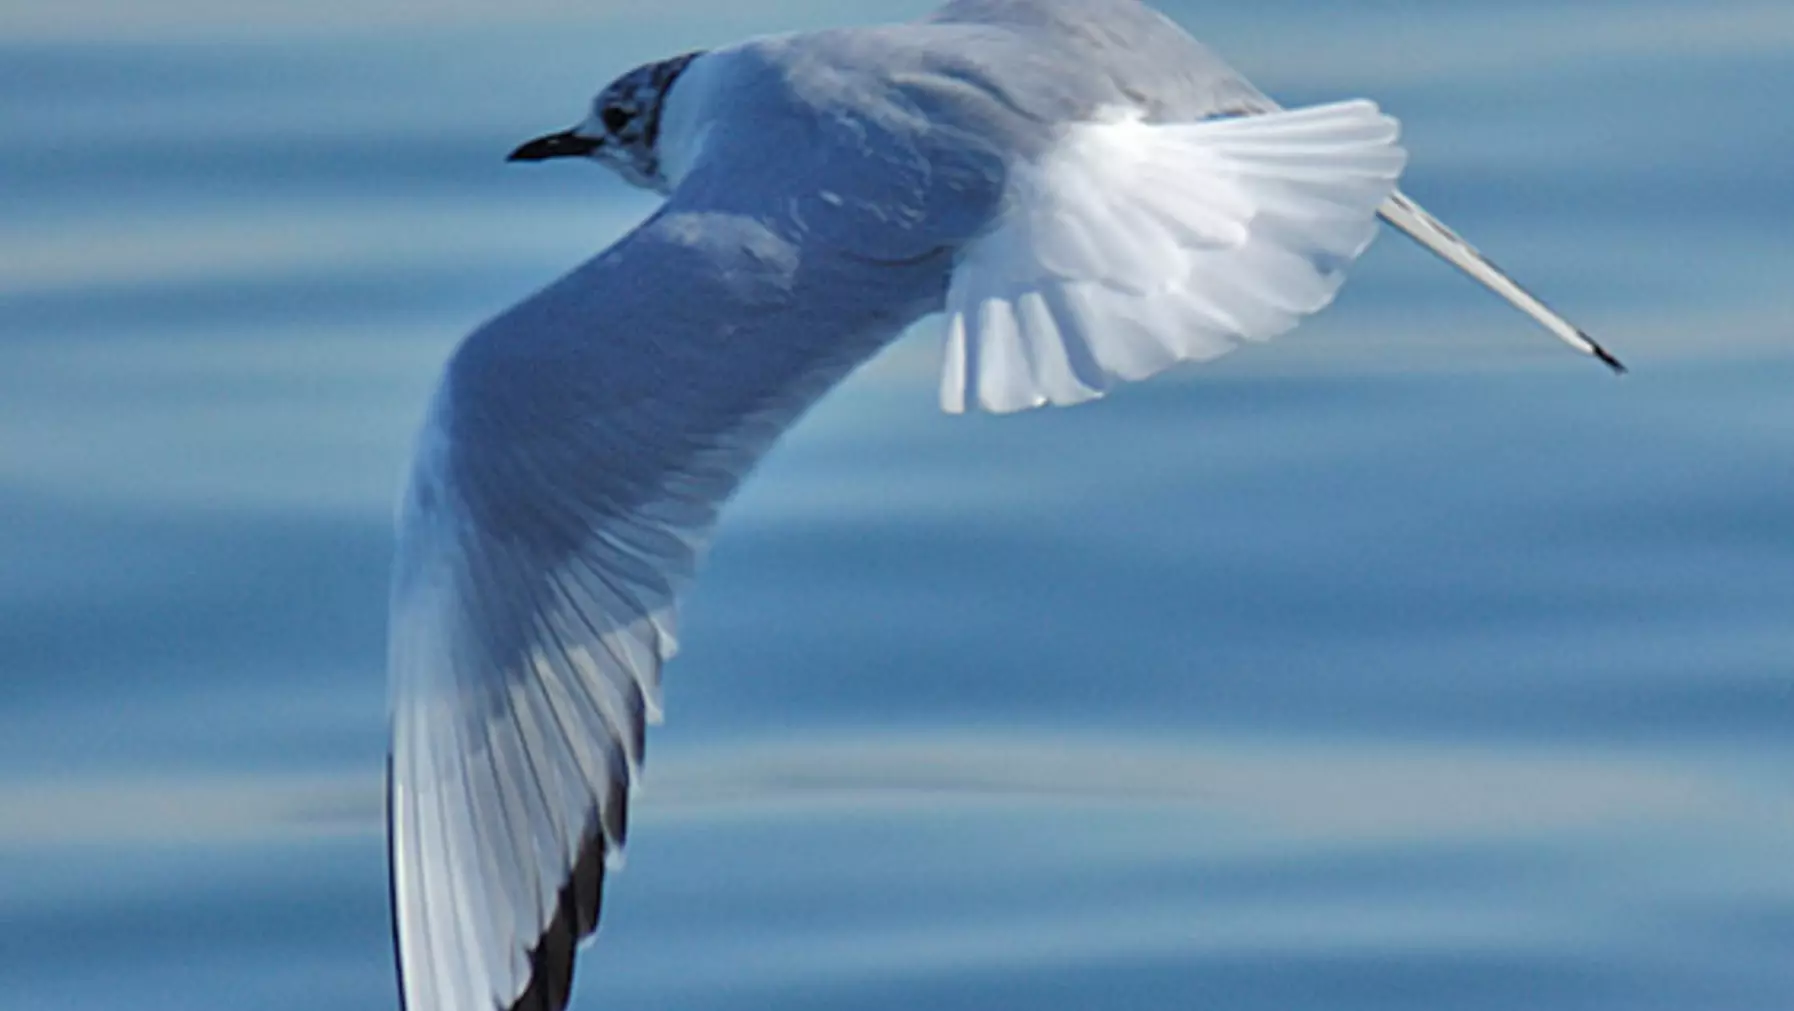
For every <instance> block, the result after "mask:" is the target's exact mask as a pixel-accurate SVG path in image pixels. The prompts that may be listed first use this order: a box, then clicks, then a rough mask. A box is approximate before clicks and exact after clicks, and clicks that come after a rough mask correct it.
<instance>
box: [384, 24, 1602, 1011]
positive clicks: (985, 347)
mask: <svg viewBox="0 0 1794 1011" xmlns="http://www.w3.org/2000/svg"><path fill="white" fill-rule="evenodd" d="M1397 134H1398V127H1397V124H1396V122H1395V121H1394V120H1393V119H1391V118H1390V117H1389V116H1387V115H1385V114H1383V113H1382V112H1381V111H1379V110H1378V108H1377V107H1376V106H1375V105H1374V104H1372V103H1370V102H1368V101H1362V100H1360V101H1346V102H1339V103H1336V104H1329V105H1320V106H1315V107H1310V108H1300V109H1288V110H1286V109H1283V108H1282V107H1280V106H1278V105H1277V103H1275V102H1273V101H1272V100H1271V99H1269V98H1267V97H1266V96H1265V95H1264V94H1263V93H1261V92H1260V91H1259V90H1258V89H1256V88H1254V87H1253V86H1252V85H1251V84H1250V83H1248V82H1247V81H1246V80H1245V79H1244V78H1242V77H1241V76H1240V75H1238V74H1237V73H1235V72H1234V71H1233V70H1231V69H1229V68H1228V67H1227V66H1226V65H1225V64H1224V63H1222V62H1221V61H1220V60H1219V59H1217V58H1216V57H1215V56H1213V55H1212V54H1210V53H1209V51H1208V50H1206V49H1204V48H1203V47H1202V46H1200V45H1199V44H1198V43H1197V42H1195V41H1194V40H1193V39H1191V38H1190V37H1189V36H1188V35H1186V34H1185V33H1184V32H1183V31H1182V30H1181V29H1180V28H1178V27H1177V26H1176V25H1175V24H1173V23H1172V22H1171V21H1169V20H1167V19H1166V18H1164V17H1163V16H1161V15H1160V14H1158V13H1157V12H1155V11H1153V10H1152V9H1150V8H1148V7H1146V6H1144V5H1143V4H1141V3H1138V2H1135V0H1059V2H1049V0H955V2H952V3H948V4H947V5H946V6H945V7H943V8H941V9H940V10H939V11H937V12H936V13H935V14H933V15H932V16H930V17H927V18H925V19H924V20H922V21H919V22H915V23H911V24H903V25H892V26H885V27H875V28H850V29H841V30H833V31H822V32H811V33H804V34H795V35H782V36H774V37H768V38H757V39H752V40H749V41H747V42H743V43H740V44H738V45H734V46H729V47H727V48H723V49H717V50H712V51H708V52H701V53H691V54H687V55H683V56H678V57H675V58H673V59H669V60H665V61H662V62H658V63H653V64H649V65H647V66H643V67H640V68H638V69H636V70H633V71H631V72H629V73H628V74H625V75H624V76H623V77H621V78H620V79H618V80H617V81H616V82H614V83H612V84H611V85H609V86H608V87H606V88H605V89H604V90H603V91H602V92H601V93H600V94H599V95H598V97H597V98H596V100H595V101H594V102H593V104H592V108H591V112H590V115H588V116H587V117H586V118H585V120H584V121H583V122H581V123H580V124H579V125H578V126H575V127H573V128H572V129H570V130H567V131H564V132H561V133H555V134H550V135H548V136H545V137H541V138H539V139H537V140H533V141H530V142H529V143H527V144H525V145H523V146H522V147H520V148H518V149H517V150H516V151H515V152H514V153H513V154H512V155H511V157H512V158H513V159H514V160H518V161H537V160H543V159H550V158H563V157H577V158H587V159H590V160H593V161H597V162H599V163H600V164H603V165H605V166H608V167H609V168H611V169H613V170H615V171H616V172H618V173H620V174H621V175H622V176H623V177H624V178H625V179H627V180H628V181H629V182H631V183H634V184H636V185H638V186H641V187H644V188H647V189H650V190H653V191H655V192H657V193H660V194H662V195H663V196H665V198H666V200H665V202H664V203H663V204H662V205H661V206H660V207H659V208H658V209H657V210H656V211H655V212H654V213H653V214H652V215H651V216H650V217H649V218H648V219H647V220H646V221H645V222H643V223H642V224H641V225H639V226H637V227H636V228H635V229H634V230H633V231H632V232H630V233H629V234H628V235H626V236H625V237H623V238H622V239H620V240H618V241H617V242H616V243H615V244H614V245H612V246H611V247H610V248H609V249H607V250H605V251H604V252H602V253H600V254H598V256H597V257H595V258H594V259H592V260H589V261H587V262H586V263H584V264H582V265H580V266H578V267H576V268H575V269H574V270H573V271H572V272H571V273H569V274H567V275H566V276H565V277H562V278H561V279H559V280H557V281H555V282H554V283H552V284H550V285H549V286H548V287H547V288H545V289H543V290H542V291H541V292H539V293H537V294H535V295H533V296H531V297H530V298H528V299H525V300H524V301H523V302H521V303H519V304H518V305H516V306H513V307H512V308H510V309H508V310H506V311H505V312H504V313H503V314H501V315H500V316H498V317H497V318H496V319H493V320H492V321H491V322H489V323H486V324H485V325H484V326H482V327H480V328H479V329H478V330H476V331H475V332H474V333H473V334H472V335H471V336H470V337H468V338H467V339H466V341H465V342H463V343H462V344H461V346H460V347H459V349H458V350H457V351H456V352H455V354H454V356H453V358H452V360H451V361H450V362H449V363H448V366H447V368H446V370H445V372H444V375H443V377H442V380H441V384H440V386H439V388H438V389H437V392H436V394H435V397H434V399H433V400H432V402H431V405H430V408H429V412H428V417H427V419H426V422H425V425H424V428H423V431H422V434H421V435H420V436H419V439H418V444H417V449H416V459H415V462H414V464H413V469H412V472H411V477H410V482H409V487H408V490H407V493H406V496H405V499H404V504H403V506H402V509H401V515H400V522H399V545H398V557H397V561H396V564H395V569H394V579H393V589H392V601H391V608H392V614H391V635H390V655H389V662H390V668H391V677H392V685H393V726H392V735H393V736H392V751H391V758H390V765H389V773H388V778H389V789H388V823H389V838H390V856H391V869H392V893H393V895H392V898H393V910H394V940H395V946H396V949H397V954H398V962H399V971H400V991H401V998H402V1001H403V1003H404V1005H405V1006H406V1007H408V1008H409V1009H410V1011H513V1009H515V1011H561V1009H562V1008H564V1007H565V1006H566V1004H567V1001H568V996H569V990H570V988H571V984H572V973H573V961H574V956H575V950H576V948H577V946H578V944H579V942H580V941H581V940H582V939H584V938H586V937H587V936H588V935H590V934H591V933H592V932H593V931H594V929H595V928H596V926H597V923H598V911H599V903H600V897H601V894H602V892H603V887H604V880H605V871H606V869H607V867H614V865H615V862H616V860H617V858H618V857H619V855H620V854H621V852H622V849H623V844H624V839H625V836H626V834H627V827H628V822H627V814H628V804H629V799H630V795H631V793H632V792H633V790H634V789H635V787H636V784H637V781H638V777H639V773H640V769H641V763H642V750H643V737H644V727H645V725H647V724H649V723H653V722H657V721H658V720H659V719H660V716H661V703H660V672H661V667H662V665H663V664H664V663H665V662H666V661H667V660H668V659H669V658H671V657H672V655H673V653H674V650H675V649H676V645H677V640H676V638H675V630H674V611H675V602H676V600H677V598H678V596H679V594H680V592H681V590H682V589H683V588H684V587H685V586H686V585H687V584H688V583H689V582H690V580H691V578H692V573H693V568H694V565H695V562H696V560H697V558H698V555H699V552H700V550H701V549H702V547H703V545H704V543H705V540H706V538H707V537H708V536H709V534H710V532H711V529H712V527H713V525H714V523H715V520H716V515H717V510H718V509H719V508H720V507H721V505H722V503H723V502H724V500H726V499H727V498H728V497H729V495H730V494H731V493H732V492H733V491H734V490H735V488H736V487H737V485H738V484H739V483H740V482H741V479H742V477H743V476H744V475H745V474H746V473H747V472H748V471H749V470H750V469H751V468H752V467H753V465H754V464H755V462H756V461H758V460H759V459H760V457H761V455H762V454H763V453H764V452H765V451H766V449H767V447H768V446H770V445H771V444H772V442H773V441H774V440H775V439H776V438H777V437H778V435H779V434H780V433H781V432H783V431H784V430H785V429H786V428H788V427H789V426H790V425H791V424H792V422H793V421H795V420H796V419H797V418H798V416H799V415H801V414H802V413H803V412H804V411H805V410H806V409H807V408H808V407H809V406H810V405H812V404H814V403H815V402H816V401H817V400H818V398H820V397H821V396H822V395H823V394H824V393H825V392H827V391H828V390H829V388H830V387H832V386H834V385H835V384H836V383H837V382H839V381H840V380H841V379H842V377H844V376H846V375H847V374H848V373H849V372H851V371H852V370H853V369H854V368H855V367H856V366H858V365H860V364H861V363H862V362H864V361H866V360H867V359H868V358H870V357H871V356H872V355H874V354H875V353H877V352H878V351H879V349H881V348H883V347H884V346H885V345H887V344H888V343H890V342H891V341H892V340H893V339H894V338H895V337H896V336H897V335H898V334H899V333H901V332H902V331H903V330H904V329H905V328H907V327H908V326H910V325H911V324H912V323H915V322H916V321H917V320H919V319H921V318H923V317H924V316H928V315H930V314H935V313H938V314H941V318H942V319H943V320H944V326H943V329H944V331H945V346H946V351H945V364H944V367H943V369H942V374H941V382H940V397H941V403H942V406H943V407H945V408H946V409H947V410H949V411H955V412H957V411H966V410H974V409H977V410H984V411H991V412H1009V411H1017V410H1022V409H1026V408H1032V407H1038V406H1042V405H1046V404H1058V405H1066V404H1076V403H1079V402H1082V401H1087V400H1091V399H1094V398H1097V397H1100V396H1102V395H1103V393H1104V392H1105V391H1107V390H1109V389H1111V388H1113V387H1114V386H1115V385H1116V384H1118V383H1121V382H1123V381H1128V380H1138V379H1143V378H1145V377H1147V376H1150V375H1152V374H1154V373H1157V372H1160V371H1162V370H1164V369H1166V368H1168V367H1170V366H1172V365H1174V364H1177V363H1179V362H1186V361H1201V360H1205V359H1209V358H1213V357H1215V356H1217V355H1220V354H1223V353H1225V352H1227V351H1229V350H1232V349H1233V348H1234V347H1236V346H1238V345H1240V344H1243V343H1247V342H1253V341H1262V340H1266V339H1268V338H1270V337H1273V336H1276V335H1277V334H1280V333H1282V332H1284V331H1285V330H1288V329H1289V328H1291V327H1293V326H1294V325H1295V324H1296V323H1297V322H1298V321H1299V320H1301V319H1302V318H1303V317H1304V316H1306V315H1308V314H1310V313H1313V312H1315V311H1317V310H1319V309H1321V308H1322V307H1323V306H1325V305H1327V303H1328V302H1329V301H1331V300H1332V298H1333V295H1334V293H1335V292H1336V291H1337V290H1338V288H1339V286H1340V284H1341V282H1342V281H1343V278H1344V271H1345V269H1346V268H1347V266H1348V265H1349V264H1350V263H1351V262H1352V261H1353V259H1354V258H1356V257H1357V256H1358V254H1359V253H1361V252H1363V250H1364V249H1365V247H1366V246H1367V245H1368V244H1369V243H1370V241H1371V239H1372V237H1373V236H1374V234H1375V233H1376V231H1377V222H1378V219H1379V218H1381V220H1382V221H1384V222H1387V223H1388V224H1390V225H1393V226H1394V227H1395V228H1397V229H1399V230H1400V231H1402V232H1404V233H1406V234H1407V235H1409V236H1410V237H1412V238H1413V239H1415V240H1417V241H1419V242H1420V243H1421V244H1422V245H1424V246H1426V247H1427V248H1428V249H1430V250H1432V251H1433V252H1435V253H1437V254H1438V255H1439V256H1441V257H1443V258H1444V259H1446V260H1447V261H1449V262H1451V263H1452V264H1453V265H1455V266H1457V267H1458V268H1460V269H1461V270H1463V271H1464V272H1465V273H1467V274H1469V275H1470V276H1471V277H1473V278H1475V279H1476V280H1478V281H1480V282H1482V283H1483V284H1484V285H1486V286H1488V287H1489V288H1490V289H1492V290H1493V291H1495V292H1496V293H1497V294H1499V295H1501V296H1502V297H1503V298H1505V299H1507V300H1508V301H1509V302H1512V303H1513V304H1514V305H1515V306H1517V307H1518V308H1520V309H1521V310H1522V311H1524V312H1525V313H1527V314H1528V315H1529V316H1531V317H1532V318H1533V319H1535V320H1537V321H1538V322H1539V323H1540V324H1542V325H1543V326H1544V327H1545V328H1546V329H1548V330H1550V331H1551V332H1552V333H1555V334H1556V335H1557V336H1559V337H1560V338H1562V339H1563V340H1564V341H1566V342H1568V343H1569V344H1570V345H1571V346H1573V347H1575V348H1577V349H1578V350H1581V351H1583V352H1585V353H1587V354H1590V355H1593V356H1595V357H1597V358H1599V359H1600V360H1601V361H1603V362H1606V363H1607V364H1608V365H1609V366H1611V367H1612V368H1614V369H1615V370H1619V369H1620V368H1621V367H1620V364H1619V362H1618V361H1616V360H1615V359H1614V358H1613V357H1612V356H1611V355H1609V354H1608V353H1607V352H1606V351H1605V350H1603V349H1602V348H1601V347H1600V346H1599V345H1597V344H1596V343H1595V342H1594V341H1592V340H1591V339H1589V338H1588V336H1587V335H1585V334H1583V333H1582V332H1581V331H1580V330H1578V329H1577V328H1576V327H1574V326H1571V325H1570V324H1569V323H1568V322H1566V321H1565V320H1564V319H1563V318H1562V317H1561V316H1559V315H1557V314H1556V313H1555V312H1553V311H1552V310H1551V309H1549V308H1547V307H1546V306H1545V305H1544V304H1543V303H1542V302H1540V301H1539V300H1538V299H1536V298H1534V297H1533V296H1532V295H1530V294H1528V293H1527V292H1526V291H1525V289H1523V288H1521V287H1520V286H1519V285H1518V284H1517V283H1515V282H1514V281H1513V280H1511V279H1510V278H1509V277H1508V276H1507V275H1506V274H1504V273H1503V272H1501V271H1500V270H1499V269H1497V268H1496V267H1495V266H1494V265H1493V264H1491V263H1490V262H1489V261H1488V260H1487V259H1485V258H1484V257H1483V256H1482V255H1481V254H1480V253H1478V252H1477V251H1476V250H1475V249H1474V248H1472V247H1471V246H1470V245H1469V244H1468V243H1466V242H1465V241H1464V240H1463V239H1461V238H1459V237H1458V236H1457V235H1456V234H1455V233H1453V232H1452V231H1451V230H1450V229H1448V228H1446V227H1445V226H1444V225H1442V224H1441V223H1439V221H1438V220H1436V219H1435V218H1433V217H1432V216H1431V215H1429V214H1428V213H1427V212H1426V211H1425V210H1423V209H1422V208H1421V207H1420V206H1419V205H1418V204H1416V203H1415V202H1414V201H1413V200H1411V199H1409V198H1408V197H1406V196H1404V195H1403V194H1402V193H1401V192H1400V191H1398V190H1397V189H1396V179H1397V177H1398V176H1399V175H1400V173H1401V171H1402V169H1403V166H1404V164H1405V162H1406V153H1405V152H1404V151H1403V149H1402V148H1401V146H1400V145H1399V143H1398V139H1397Z"/></svg>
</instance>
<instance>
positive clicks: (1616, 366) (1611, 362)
mask: <svg viewBox="0 0 1794 1011" xmlns="http://www.w3.org/2000/svg"><path fill="white" fill-rule="evenodd" d="M1576 332H1577V333H1582V331H1580V330H1578V331H1576ZM1582 339H1583V340H1585V341H1588V346H1589V347H1590V348H1591V349H1593V352H1594V356H1595V357H1596V358H1599V359H1600V360H1601V364H1603V365H1605V366H1607V367H1608V368H1610V369H1612V370H1613V374H1614V375H1616V376H1623V375H1625V374H1626V373H1627V372H1630V371H1631V370H1630V369H1628V368H1626V363H1625V362H1622V361H1620V360H1619V359H1618V358H1615V357H1614V356H1613V352H1611V351H1608V350H1607V349H1606V348H1604V347H1602V346H1601V345H1599V344H1596V343H1595V342H1594V339H1593V338H1591V337H1590V336H1589V335H1588V334H1585V333H1584V334H1582Z"/></svg>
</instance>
